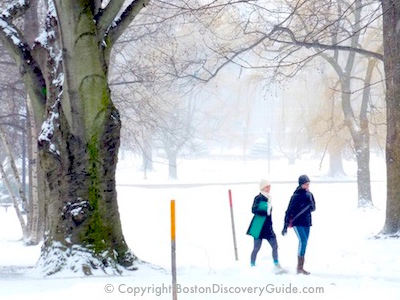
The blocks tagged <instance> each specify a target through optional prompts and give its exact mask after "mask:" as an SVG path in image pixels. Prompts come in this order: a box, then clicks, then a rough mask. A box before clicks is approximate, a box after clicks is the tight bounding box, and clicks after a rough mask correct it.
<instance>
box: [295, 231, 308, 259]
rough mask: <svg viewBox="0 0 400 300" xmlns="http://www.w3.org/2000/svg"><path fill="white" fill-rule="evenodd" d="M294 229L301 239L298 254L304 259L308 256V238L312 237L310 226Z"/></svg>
mask: <svg viewBox="0 0 400 300" xmlns="http://www.w3.org/2000/svg"><path fill="white" fill-rule="evenodd" d="M293 229H294V231H295V232H296V235H297V238H298V239H299V250H298V254H299V256H301V257H304V255H305V254H306V248H307V242H308V237H309V235H310V226H294V227H293Z"/></svg>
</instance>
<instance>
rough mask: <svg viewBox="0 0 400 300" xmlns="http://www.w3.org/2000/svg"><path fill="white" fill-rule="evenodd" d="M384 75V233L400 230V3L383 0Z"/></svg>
mask: <svg viewBox="0 0 400 300" xmlns="http://www.w3.org/2000/svg"><path fill="white" fill-rule="evenodd" d="M382 12H383V32H384V35H383V45H384V68H385V75H386V109H387V112H386V117H387V137H386V168H387V170H386V172H387V206H386V221H385V225H384V228H383V233H384V234H389V235H397V236H399V233H400V184H399V183H400V30H399V27H400V2H399V1H395V0H382Z"/></svg>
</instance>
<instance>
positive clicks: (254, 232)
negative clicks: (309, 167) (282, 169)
mask: <svg viewBox="0 0 400 300" xmlns="http://www.w3.org/2000/svg"><path fill="white" fill-rule="evenodd" d="M270 190H271V183H270V182H269V181H268V180H266V179H263V180H261V182H260V193H259V194H258V195H257V196H256V197H255V198H254V201H253V205H252V207H251V212H252V213H253V214H254V216H253V219H252V220H251V223H250V226H249V229H248V230H247V234H248V235H251V236H252V237H253V238H254V248H253V251H252V252H251V256H250V264H251V266H255V264H256V258H257V253H258V251H259V250H260V248H261V244H262V240H263V239H266V240H267V241H268V242H269V244H270V245H271V248H272V258H273V260H274V265H275V271H276V272H277V273H280V272H284V270H283V269H282V268H281V266H280V265H279V260H278V243H277V241H276V235H275V232H274V230H273V228H272V215H271V213H272V204H271V196H270V194H269V192H270Z"/></svg>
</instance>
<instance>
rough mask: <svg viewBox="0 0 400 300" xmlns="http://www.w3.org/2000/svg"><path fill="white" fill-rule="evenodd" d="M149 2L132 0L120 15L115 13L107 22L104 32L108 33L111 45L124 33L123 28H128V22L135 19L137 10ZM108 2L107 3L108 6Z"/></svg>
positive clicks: (148, 0) (146, 0) (147, 0)
mask: <svg viewBox="0 0 400 300" xmlns="http://www.w3.org/2000/svg"><path fill="white" fill-rule="evenodd" d="M112 2H113V1H110V4H111V3H112ZM149 2H150V0H132V2H131V3H130V4H129V5H128V6H127V7H126V8H125V10H124V11H123V12H122V13H121V15H119V16H117V15H115V17H114V19H113V20H112V22H111V23H110V24H108V28H107V32H106V33H105V34H106V35H108V37H109V40H110V42H111V45H113V44H114V43H115V42H116V41H117V40H118V38H119V37H120V36H121V35H122V34H123V33H124V31H125V29H126V28H128V26H129V24H130V23H131V22H132V21H133V20H134V19H135V17H136V16H137V15H138V14H139V12H140V11H141V10H142V9H143V8H144V7H146V6H147V5H148V4H149ZM110 4H108V6H109V5H110ZM106 9H107V8H106ZM118 12H119V11H118Z"/></svg>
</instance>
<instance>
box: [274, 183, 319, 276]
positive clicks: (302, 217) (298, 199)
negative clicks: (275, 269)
mask: <svg viewBox="0 0 400 300" xmlns="http://www.w3.org/2000/svg"><path fill="white" fill-rule="evenodd" d="M309 186H310V179H309V178H308V176H307V175H301V176H300V177H299V185H298V187H297V188H296V190H295V191H294V193H293V196H292V198H291V199H290V202H289V206H288V208H287V210H286V214H285V224H284V227H283V230H282V235H286V233H287V228H288V227H292V226H293V229H294V231H295V232H296V235H297V238H298V239H299V248H298V256H297V274H305V275H308V274H310V272H307V271H306V270H304V268H303V266H304V256H305V253H306V248H307V243H308V237H309V235H310V227H311V225H312V221H311V212H313V211H314V210H315V200H314V195H313V194H312V193H311V192H310V190H309Z"/></svg>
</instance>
